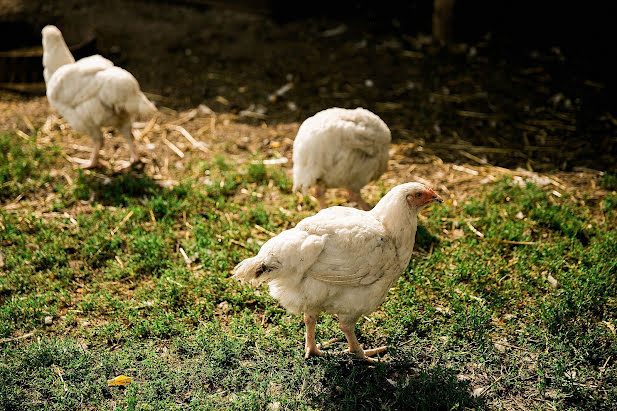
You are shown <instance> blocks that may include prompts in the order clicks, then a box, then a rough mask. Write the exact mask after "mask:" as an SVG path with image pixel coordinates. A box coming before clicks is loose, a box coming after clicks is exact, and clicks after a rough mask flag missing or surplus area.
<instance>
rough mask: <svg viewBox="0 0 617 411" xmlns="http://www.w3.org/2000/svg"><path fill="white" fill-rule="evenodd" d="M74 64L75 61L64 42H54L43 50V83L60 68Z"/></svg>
mask: <svg viewBox="0 0 617 411" xmlns="http://www.w3.org/2000/svg"><path fill="white" fill-rule="evenodd" d="M71 63H75V59H74V58H73V55H72V54H71V52H70V50H69V48H68V47H67V46H66V43H65V42H64V41H59V42H56V43H55V44H52V45H49V46H47V47H44V48H43V67H45V69H44V70H43V77H45V83H47V82H48V81H49V79H50V78H51V76H52V75H53V74H54V73H55V72H56V70H58V69H59V68H60V67H62V66H64V65H66V64H71Z"/></svg>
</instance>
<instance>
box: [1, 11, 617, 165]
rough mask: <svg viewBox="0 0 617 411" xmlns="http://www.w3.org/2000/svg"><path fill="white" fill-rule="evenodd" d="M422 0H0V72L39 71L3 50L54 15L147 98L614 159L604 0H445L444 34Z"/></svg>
mask: <svg viewBox="0 0 617 411" xmlns="http://www.w3.org/2000/svg"><path fill="white" fill-rule="evenodd" d="M433 12H434V3H433V1H410V2H397V1H391V0H382V1H372V2H368V1H351V0H349V1H337V2H333V1H329V2H328V1H324V0H318V1H311V2H288V1H282V0H261V1H253V2H250V1H242V0H232V1H227V2H223V1H217V0H182V1H171V2H170V1H165V2H164V1H139V0H126V1H120V0H106V1H94V2H92V1H84V0H68V1H60V0H51V1H36V0H33V1H26V2H22V1H19V0H0V76H2V75H4V77H5V79H4V80H2V81H0V82H3V85H4V86H5V87H7V86H8V87H9V88H10V86H11V84H7V83H12V85H13V86H15V83H20V82H21V83H28V82H31V83H35V82H37V81H39V86H40V81H41V78H42V75H41V74H42V68H41V67H40V57H36V55H34V57H32V55H31V56H30V58H31V59H32V58H34V63H32V62H31V63H25V62H24V61H25V60H23V59H22V62H21V63H19V64H21V65H17V66H16V65H15V64H17V63H15V60H16V57H15V56H12V57H11V56H10V52H9V51H11V50H13V51H14V50H15V49H23V48H24V47H32V46H38V45H40V41H41V40H40V30H41V28H42V27H43V26H44V25H46V24H55V25H57V26H58V27H59V28H60V29H61V30H62V31H63V33H64V35H65V39H66V40H67V43H68V44H69V45H70V46H73V47H74V54H75V55H76V56H77V57H80V56H81V55H80V53H84V55H88V54H92V52H99V53H101V54H103V55H104V56H105V57H107V58H109V59H111V60H112V61H114V63H115V64H117V65H120V66H122V67H124V68H126V69H128V70H129V71H131V72H132V73H133V74H134V75H135V77H136V78H137V79H138V80H139V81H140V84H141V86H142V89H144V90H145V91H147V92H149V93H150V95H151V96H152V99H154V100H155V101H156V102H157V104H158V105H159V106H166V107H169V108H172V109H176V110H181V109H185V108H189V107H194V106H196V105H198V104H206V105H208V106H209V107H211V108H212V109H214V110H215V111H227V112H233V113H238V114H239V115H240V116H241V113H246V112H250V113H253V112H256V113H258V114H260V116H261V115H263V116H265V120H262V119H256V118H255V117H254V116H244V117H242V116H241V119H242V120H243V121H247V122H254V123H256V124H258V123H259V122H261V121H266V122H268V123H273V122H290V121H298V122H299V121H302V120H303V119H305V118H306V117H307V116H310V115H312V114H314V113H315V112H316V111H319V110H321V109H324V108H327V107H331V106H342V107H356V106H364V107H366V108H368V109H371V110H373V111H375V112H377V113H378V114H379V115H380V116H381V117H382V118H383V119H384V120H385V121H386V122H387V123H388V125H389V126H390V128H391V129H392V131H393V137H394V138H395V140H399V141H410V142H414V143H416V144H417V145H418V146H422V147H423V148H424V149H425V150H427V151H429V152H432V153H435V155H437V156H439V157H440V158H442V159H444V160H447V161H470V158H471V159H472V160H471V161H475V162H484V161H486V162H489V163H493V164H496V165H502V166H508V167H525V168H528V169H531V170H554V169H565V170H572V169H576V168H577V167H585V168H591V169H596V170H603V171H604V170H612V171H615V169H616V165H615V156H616V155H617V119H616V117H617V112H616V110H615V104H614V98H613V96H614V92H615V89H616V81H615V73H616V72H617V64H616V63H615V59H614V58H613V55H612V54H613V53H612V50H613V48H614V46H613V41H614V39H616V38H617V28H616V24H615V23H614V21H613V20H614V17H615V15H616V14H615V10H614V7H613V6H612V5H611V4H610V2H600V1H592V2H585V3H568V2H556V1H549V2H533V1H529V0H524V1H518V2H497V1H488V0H457V1H456V2H455V3H454V8H453V11H452V21H451V29H452V37H451V39H450V41H447V42H439V41H436V40H435V38H434V37H431V35H432V30H433V21H432V16H433ZM90 40H91V42H89V41H90ZM29 50H30V54H33V53H34V52H33V51H32V50H31V49H29ZM7 53H8V54H9V55H8V57H7ZM14 54H15V53H14ZM26 54H27V53H26ZM22 58H25V57H23V56H22ZM9 60H10V61H9ZM36 61H38V62H39V63H36ZM11 64H13V66H11ZM28 64H31V65H33V68H32V69H30V71H32V73H31V74H28V73H27V72H28V70H29V69H28V68H27V65H28ZM11 67H13V68H11ZM14 67H19V69H17V70H16V71H17V72H18V73H17V74H13V76H12V77H11V78H10V79H8V75H7V73H8V71H9V70H14V71H15V69H14ZM3 72H4V73H3ZM37 76H38V79H37ZM7 79H8V80H10V81H7ZM288 83H289V84H290V85H291V86H292V87H290V88H289V91H287V92H286V93H284V94H282V95H278V96H277V95H276V91H277V90H280V89H281V87H282V86H284V85H285V84H288ZM24 90H25V89H24ZM35 90H36V87H33V88H31V89H28V90H27V91H28V92H30V93H32V92H35V93H36V91H35ZM38 92H39V93H40V92H41V89H40V87H39V91H38ZM263 116H261V117H263ZM461 152H464V153H466V154H471V155H472V156H471V157H469V156H467V155H466V154H464V155H462V154H461ZM474 157H475V160H473V158H474Z"/></svg>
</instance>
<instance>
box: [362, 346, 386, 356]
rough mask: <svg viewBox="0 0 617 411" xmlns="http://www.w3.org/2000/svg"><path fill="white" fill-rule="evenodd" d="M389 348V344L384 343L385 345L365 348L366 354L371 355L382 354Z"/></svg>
mask: <svg viewBox="0 0 617 411" xmlns="http://www.w3.org/2000/svg"><path fill="white" fill-rule="evenodd" d="M387 349H388V346H387V345H384V346H383V347H377V348H371V349H368V350H364V355H365V356H368V357H370V356H372V355H375V354H381V353H382V352H384V351H386V350H387Z"/></svg>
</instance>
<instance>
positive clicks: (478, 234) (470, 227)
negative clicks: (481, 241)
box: [466, 221, 484, 238]
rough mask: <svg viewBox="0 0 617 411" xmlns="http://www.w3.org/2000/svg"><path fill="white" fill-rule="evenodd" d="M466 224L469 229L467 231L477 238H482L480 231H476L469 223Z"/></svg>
mask: <svg viewBox="0 0 617 411" xmlns="http://www.w3.org/2000/svg"><path fill="white" fill-rule="evenodd" d="M466 223H467V227H469V229H470V230H471V231H472V232H473V233H474V234H475V235H477V236H478V237H480V238H484V234H482V233H481V232H480V231H478V229H477V228H476V227H474V226H473V225H471V223H470V222H469V221H467V222H466Z"/></svg>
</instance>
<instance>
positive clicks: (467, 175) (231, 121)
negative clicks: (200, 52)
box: [0, 93, 609, 235]
mask: <svg viewBox="0 0 617 411" xmlns="http://www.w3.org/2000/svg"><path fill="white" fill-rule="evenodd" d="M3 96H4V97H5V99H3V100H4V101H2V102H0V111H2V112H3V113H6V115H5V116H4V117H3V119H2V122H1V123H0V129H3V130H7V131H13V132H17V133H18V134H19V135H22V136H23V138H29V137H28V133H32V132H34V131H35V130H38V136H37V143H38V145H40V146H41V147H49V148H51V147H52V146H56V147H59V148H60V149H61V151H62V156H63V158H64V160H65V161H64V162H62V163H60V164H57V165H56V168H55V169H54V170H52V174H53V175H56V176H61V175H62V176H67V177H65V178H67V182H68V183H69V184H70V183H71V181H70V177H68V176H69V174H70V171H71V170H72V169H74V168H77V167H79V163H78V162H77V161H76V159H86V158H88V156H89V153H90V150H91V142H90V140H89V139H88V137H86V136H83V135H79V134H77V133H74V132H73V131H72V129H71V127H70V126H69V125H68V124H67V123H66V122H65V121H64V119H62V118H61V117H59V116H58V114H57V113H56V112H55V111H54V110H53V109H52V108H51V107H50V106H49V104H48V103H47V100H46V98H45V97H35V98H27V99H24V98H22V97H21V96H18V95H14V94H12V93H4V94H3ZM11 100H12V101H11ZM299 125H300V124H299V123H298V122H291V123H278V124H276V123H275V124H270V125H269V124H267V123H266V122H265V121H261V124H260V125H251V124H246V123H244V122H243V117H241V116H239V115H235V114H231V113H215V112H210V111H208V110H207V109H205V108H204V106H201V107H198V108H194V109H189V110H185V111H178V112H175V111H172V110H170V109H167V110H163V112H161V113H159V114H158V115H157V116H156V117H155V118H153V119H152V120H150V121H148V122H138V123H135V129H134V134H135V136H136V140H137V144H138V147H139V148H140V154H141V160H142V164H141V165H140V166H138V167H137V170H135V171H136V172H138V173H144V174H146V175H148V176H150V177H152V178H153V179H154V180H156V181H157V182H159V184H161V185H162V186H166V187H171V186H173V185H175V184H177V183H178V181H179V180H180V179H181V178H182V175H183V174H184V170H185V169H186V168H187V164H188V163H189V162H191V161H195V160H212V159H213V158H214V156H216V155H218V154H221V155H224V156H225V157H227V158H231V159H233V160H234V161H235V162H236V163H238V164H242V163H245V162H248V161H252V159H253V158H254V157H255V156H259V157H264V158H266V159H281V158H286V159H287V161H286V162H284V163H282V167H285V169H286V172H287V173H288V174H291V164H292V163H291V157H292V149H293V139H294V138H295V135H296V133H297V130H298V127H299ZM113 131H114V130H112V129H109V130H108V132H107V133H106V145H105V146H104V148H103V151H102V152H101V158H102V164H103V168H102V169H100V170H96V171H87V173H91V174H93V175H94V176H96V177H98V178H101V179H106V178H108V176H109V175H112V174H113V173H114V172H116V171H114V170H118V169H120V168H121V167H123V166H124V163H125V162H126V160H127V159H128V150H127V147H126V143H125V141H124V139H123V138H122V137H118V136H114V134H113ZM195 140H196V141H197V142H198V144H194V141H195ZM199 143H203V146H202V145H201V144H199ZM475 157H476V156H474V155H472V154H470V159H468V160H467V161H465V160H464V159H461V160H459V161H456V162H448V161H444V160H443V159H442V158H440V157H439V156H437V155H436V154H434V153H431V152H430V151H429V150H426V149H425V147H424V146H423V144H422V143H421V142H419V141H418V142H404V141H398V142H395V143H393V144H392V147H391V150H390V161H389V169H388V171H387V172H386V173H385V174H384V175H383V176H382V177H381V180H382V181H383V182H384V183H385V184H386V186H387V187H392V186H394V185H396V184H400V183H402V182H406V181H420V182H423V183H425V184H428V185H430V186H432V187H434V188H435V189H437V190H438V191H440V192H441V193H442V195H443V196H444V197H445V198H448V197H449V198H450V199H451V200H452V203H453V205H454V206H456V205H457V204H458V203H459V202H462V201H463V200H465V199H466V198H468V197H470V196H473V195H475V194H476V193H477V192H478V189H480V188H481V187H482V186H483V185H484V184H487V183H490V182H493V181H496V180H497V179H499V178H503V177H506V176H509V177H512V178H514V180H515V181H518V182H520V183H521V184H522V183H524V182H525V181H529V182H532V183H534V184H537V185H540V186H542V187H545V188H546V189H547V190H549V191H551V192H552V193H553V195H554V196H556V197H558V196H562V195H565V194H569V195H573V196H574V198H576V199H577V201H578V202H580V203H581V204H585V205H587V206H589V207H590V209H591V210H592V211H593V213H594V214H595V215H596V217H597V219H598V220H599V221H602V220H603V215H602V209H601V206H600V202H601V200H602V199H603V198H604V197H605V196H606V195H607V194H609V191H608V190H606V189H604V188H602V187H601V184H600V177H601V173H600V172H598V171H594V170H591V169H579V170H578V171H557V170H556V171H552V172H546V173H537V172H533V171H529V170H526V169H524V168H520V167H519V168H516V169H508V168H504V167H500V166H494V165H491V164H479V163H480V162H481V161H480V159H479V158H475ZM283 161H284V160H283ZM203 178H207V176H205V175H204V176H203ZM52 190H53V188H52V187H49V191H50V193H51V191H52ZM363 192H364V193H365V195H366V196H367V197H368V198H369V199H371V200H372V201H373V202H376V201H377V200H378V196H379V194H378V193H379V188H378V185H377V183H374V184H371V185H369V186H367V187H365V188H364V190H363ZM40 196H43V197H44V196H45V193H44V192H41V194H40ZM328 201H329V204H331V205H335V204H345V194H344V193H343V191H342V190H340V191H339V190H329V192H328ZM9 206H10V207H17V206H18V205H17V204H13V205H10V204H9ZM49 206H50V204H48V202H46V201H45V199H44V198H42V197H41V198H38V197H37V198H30V199H23V200H21V202H20V204H19V207H20V208H21V207H27V208H31V209H34V210H39V211H41V212H44V211H45V210H47V209H48V208H49ZM75 206H79V205H75ZM445 234H446V235H447V234H448V233H445Z"/></svg>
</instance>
